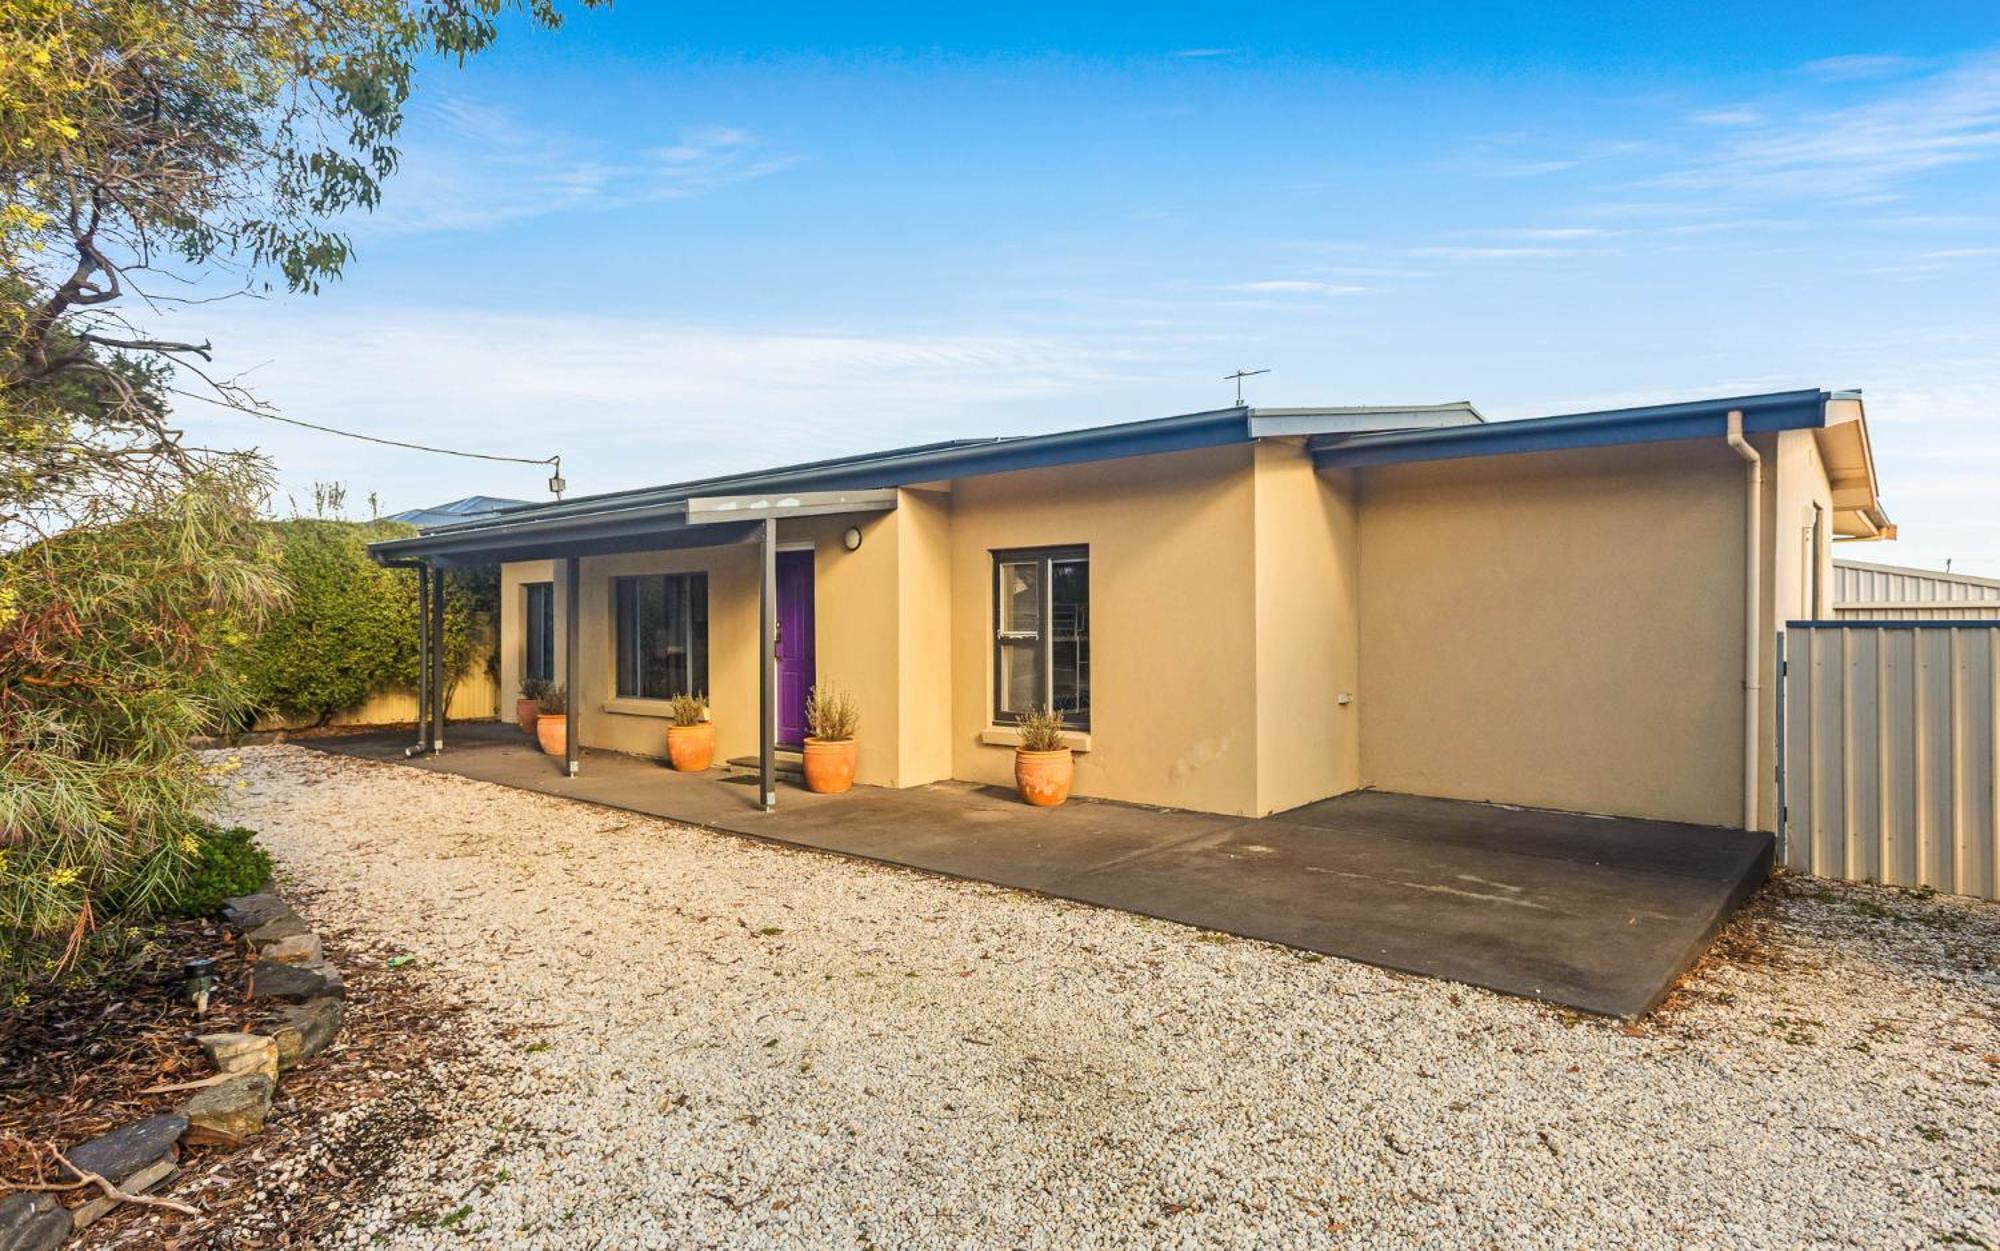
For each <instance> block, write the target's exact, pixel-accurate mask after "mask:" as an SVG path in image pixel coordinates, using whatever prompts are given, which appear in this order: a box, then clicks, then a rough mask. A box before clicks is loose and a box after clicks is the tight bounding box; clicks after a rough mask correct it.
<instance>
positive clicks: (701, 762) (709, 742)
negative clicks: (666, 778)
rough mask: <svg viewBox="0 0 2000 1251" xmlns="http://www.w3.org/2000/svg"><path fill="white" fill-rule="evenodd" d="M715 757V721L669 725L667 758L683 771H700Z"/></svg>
mask: <svg viewBox="0 0 2000 1251" xmlns="http://www.w3.org/2000/svg"><path fill="white" fill-rule="evenodd" d="M714 759H715V722H713V721H704V722H702V723H701V724H699V725H670V726H668V727H667V760H668V761H669V762H671V763H672V764H673V766H674V768H675V769H677V770H679V771H680V772H682V773H700V772H701V771H702V770H703V769H706V768H708V766H709V762H710V761H712V760H714Z"/></svg>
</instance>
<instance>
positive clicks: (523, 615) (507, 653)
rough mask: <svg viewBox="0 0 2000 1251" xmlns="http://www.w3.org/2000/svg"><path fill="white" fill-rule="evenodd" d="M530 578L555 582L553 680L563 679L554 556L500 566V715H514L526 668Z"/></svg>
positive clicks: (559, 591) (559, 589)
mask: <svg viewBox="0 0 2000 1251" xmlns="http://www.w3.org/2000/svg"><path fill="white" fill-rule="evenodd" d="M530 582H553V583H555V584H556V636H557V637H556V680H557V681H559V682H560V681H563V680H564V679H563V674H562V667H563V648H562V637H561V636H562V623H563V608H562V599H563V585H562V578H561V577H560V576H559V571H558V570H557V568H556V562H554V561H553V560H517V561H514V562H512V563H510V564H504V565H501V566H500V613H499V617H500V716H501V718H502V719H503V720H504V719H508V718H511V717H512V716H513V715H514V701H515V700H516V699H518V698H520V695H521V674H522V672H523V671H524V670H525V669H526V668H527V662H528V652H527V647H528V645H527V641H526V640H527V637H528V634H527V623H528V593H527V591H526V590H525V589H524V588H525V587H526V586H527V584H528V583H530Z"/></svg>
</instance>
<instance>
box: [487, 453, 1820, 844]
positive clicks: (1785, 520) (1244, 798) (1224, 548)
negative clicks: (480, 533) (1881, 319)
mask: <svg viewBox="0 0 2000 1251" xmlns="http://www.w3.org/2000/svg"><path fill="white" fill-rule="evenodd" d="M1757 444H1758V446H1759V448H1760V450H1761V451H1762V452H1763V454H1764V456H1765V468H1766V475H1765V477H1766V483H1765V491H1764V496H1763V498H1762V500H1761V501H1760V507H1761V508H1762V509H1763V512H1764V517H1763V526H1764V529H1763V533H1764V557H1763V568H1764V588H1763V595H1762V600H1763V605H1764V611H1765V614H1766V616H1765V620H1766V621H1767V622H1770V623H1774V624H1772V625H1771V627H1770V629H1769V630H1767V631H1766V633H1767V634H1768V635H1769V636H1770V639H1771V641H1770V643H1769V644H1768V645H1767V647H1766V649H1765V655H1764V657H1763V663H1764V667H1765V672H1764V677H1763V679H1762V684H1763V687H1764V699H1765V701H1766V715H1765V717H1764V722H1763V723H1764V725H1765V726H1766V727H1767V731H1766V741H1765V743H1764V754H1763V762H1764V763H1765V764H1769V763H1771V762H1772V761H1773V759H1774V757H1773V755H1772V753H1773V752H1774V751H1775V742H1774V741H1773V739H1772V734H1773V733H1774V731H1771V730H1770V729H1768V727H1772V726H1774V725H1775V720H1774V717H1775V698H1776V674H1775V667H1774V666H1775V653H1776V645H1775V630H1776V628H1777V627H1776V625H1775V622H1778V621H1782V620H1783V619H1785V617H1786V616H1788V615H1791V614H1792V613H1793V611H1794V609H1793V607H1792V606H1793V605H1794V604H1797V603H1803V602H1804V601H1803V598H1802V597H1803V596H1804V595H1805V594H1806V593H1807V592H1806V589H1805V588H1806V586H1807V584H1808V579H1807V578H1806V576H1805V574H1806V568H1807V564H1808V562H1811V563H1812V564H1814V565H1817V566H1818V567H1820V568H1821V569H1822V577H1821V580H1820V584H1819V585H1820V587H1821V588H1822V589H1821V591H1820V592H1819V593H1820V595H1821V596H1822V597H1824V596H1825V595H1827V594H1828V590H1827V588H1830V586H1831V580H1830V567H1829V565H1828V562H1829V560H1830V556H1828V555H1826V554H1823V553H1821V552H1818V551H1814V552H1808V550H1807V548H1806V546H1805V545H1804V544H1803V543H1802V542H1801V541H1800V534H1801V526H1802V525H1803V524H1804V523H1805V522H1806V521H1807V520H1808V519H1809V516H1810V512H1811V507H1812V505H1813V504H1814V503H1819V504H1821V505H1822V506H1823V507H1824V506H1825V505H1826V504H1827V503H1828V496H1827V491H1826V475H1825V472H1824V466H1823V465H1821V464H1820V462H1819V459H1818V452H1817V448H1816V444H1815V442H1814V436H1813V435H1812V433H1811V432H1809V431H1796V432H1786V433H1785V434H1782V435H1773V436H1760V437H1759V438H1758V440H1757ZM1745 482H1746V477H1745V470H1744V465H1743V462H1742V461H1741V460H1740V459H1739V458H1737V457H1736V456H1735V455H1734V454H1733V453H1731V452H1730V451H1729V449H1728V448H1727V447H1725V446H1724V445H1722V444H1721V443H1720V442H1713V443H1707V442H1704V443H1685V444H1682V443H1671V444H1653V445H1647V446H1641V447H1621V448H1607V449H1598V450H1589V451H1568V452H1550V453H1537V454H1529V455H1510V456H1497V457H1480V458H1472V459H1465V460H1454V461H1439V462H1432V463H1427V464H1411V465H1395V466H1382V467H1372V468H1368V469H1361V470H1352V471H1350V470H1329V471H1317V470H1315V469H1314V467H1313V465H1312V462H1311V458H1310V455H1309V454H1308V453H1307V451H1306V450H1305V448H1304V446H1303V445H1302V444H1301V443H1299V442H1296V441H1291V440H1266V441H1263V442H1260V443H1257V444H1254V445H1243V446H1233V447H1224V448H1214V449H1206V450H1200V451H1188V452H1178V453H1171V454H1164V455H1155V456H1148V457H1142V458H1132V459H1127V460H1112V461H1104V462H1098V463H1094V464H1087V465H1076V466H1066V467H1061V468H1050V469H1037V470H1027V471H1021V472H1017V473H1009V474H996V475H991V476H985V477H978V478H969V479H961V480H958V481H956V482H953V483H948V484H934V485H933V486H931V487H929V488H907V489H904V490H903V491H901V492H900V493H899V499H898V507H897V508H896V509H895V510H894V511H892V512H883V513H873V514H866V515H852V516H834V517H819V518H800V519H792V520H788V521H784V522H782V523H781V524H780V528H779V539H780V542H781V543H786V544H801V543H805V544H810V545H811V546H812V548H813V551H814V567H815V601H816V602H815V616H816V644H817V663H816V670H817V673H818V676H819V679H820V680H821V681H822V682H828V681H831V682H837V683H839V684H840V685H842V686H844V687H846V688H847V689H849V690H850V691H852V692H853V693H854V695H855V696H856V698H857V700H858V701H859V703H860V706H861V715H862V725H861V733H860V751H859V768H858V772H857V776H858V779H859V780H860V781H862V782H864V783H870V784H874V785H884V786H912V785H920V784H923V783H926V782H931V781H937V780H941V779H944V778H958V779H963V780H967V781H972V782H979V783H987V784H995V785H1008V784H1011V781H1012V767H1013V758H1012V748H1011V744H1010V740H1009V734H1008V732H1007V731H1006V730H1005V729H1004V728H1002V727H997V726H995V725H994V723H993V655H994V653H993V594H994V588H993V559H992V556H993V553H994V552H995V551H996V550H1006V549H1016V548H1033V547H1056V546H1076V545H1081V546H1084V547H1087V548H1088V549H1089V551H1090V559H1091V569H1090V577H1091V585H1090V601H1091V618H1092V620H1091V648H1092V652H1091V668H1092V679H1091V686H1092V724H1091V726H1090V730H1089V732H1088V734H1087V735H1084V736H1082V737H1081V739H1080V741H1079V746H1080V747H1081V750H1080V751H1079V753H1078V756H1077V778H1076V787H1075V791H1076V793H1077V794H1079V795H1087V796H1099V797H1104V798H1110V799H1120V800H1129V801H1133V802H1139V803H1148V804H1159V805H1167V806H1175V807H1182V808H1190V809H1196V810H1202V811H1210V812H1221V813H1232V814H1242V815H1263V814H1266V813H1269V812H1273V811H1280V810H1283V809H1287V808H1291V807H1295V806H1297V805H1299V804H1304V803H1309V802H1312V801H1314V800H1317V799H1321V798H1324V797H1326V796H1329V795H1335V794H1339V793H1342V792H1344V791H1347V790H1351V789H1354V788H1356V787H1358V786H1372V787H1379V788H1381V789H1384V790H1394V791H1407V792H1413V793H1418V794H1430V795H1441V796H1448V797H1455V798H1467V799H1487V800H1497V801H1502V802H1510V803H1522V804H1531V805H1537V806H1547V807H1552V808H1565V809H1576V810H1583V811H1596V812H1607V813H1615V814H1619V815H1630V816H1648V817H1660V818H1666V819H1671V820H1684V821H1693V822H1702V823H1711V824H1724V825H1733V824H1737V823H1739V822H1740V821H1741V815H1742V792H1741V786H1742V750H1743V743H1742V733H1743V727H1742V648H1743V641H1744V626H1743V615H1742V614H1743V557H1744V552H1743V524H1744V511H1743V510H1744V507H1745V494H1744V492H1745ZM849 526H856V527H858V528H859V529H860V530H861V532H862V543H861V545H860V547H859V549H858V550H856V551H852V552H850V551H847V550H846V549H845V548H844V546H843V545H842V543H841V535H842V533H843V532H844V531H845V530H846V529H847V528H848V527H849ZM697 569H698V570H705V571H706V572H707V573H708V574H709V614H710V636H709V651H710V683H709V684H710V691H709V695H710V698H711V702H712V709H713V714H714V718H715V721H716V726H717V746H718V750H719V752H720V753H721V754H722V756H723V757H725V758H726V757H729V756H744V755H751V754H754V753H755V751H756V748H757V740H758V735H757V716H758V673H757V650H758V643H757V638H758V625H757V564H756V549H755V548H754V547H753V546H747V545H740V544H739V545H734V546H729V547H721V548H703V549H689V550H683V551H669V552H656V553H640V554H630V555H620V556H606V557H591V558H586V559H585V560H584V561H583V564H582V571H581V577H582V597H581V601H580V609H581V621H582V629H583V636H582V639H581V643H582V652H581V669H580V672H579V674H578V675H577V677H576V679H575V680H574V681H571V683H570V684H571V686H572V688H573V690H574V691H575V693H576V698H577V700H578V703H577V706H578V707H579V708H580V709H581V710H582V723H581V734H582V741H583V742H584V744H585V745H586V746H589V747H595V748H607V749H612V750H617V751H624V752H634V753H640V754H646V755H655V756H657V755H661V754H663V753H664V750H665V725H666V723H665V720H664V711H665V710H664V707H663V706H662V705H661V703H660V702H659V701H633V700H619V699H617V698H615V697H614V695H613V682H614V673H613V662H612V622H611V614H610V607H611V594H610V579H611V578H612V577H614V576H617V575H621V574H637V573H656V572H681V571H688V570H697ZM560 572H561V571H560V569H559V567H558V566H556V564H555V563H554V562H548V561H538V562H523V563H521V564H514V565H508V566H505V567H504V569H503V575H502V599H501V608H502V637H503V642H502V648H501V667H502V691H503V699H508V700H510V699H511V698H512V692H513V690H514V689H515V688H516V686H517V684H518V678H519V673H520V670H521V665H522V659H523V657H522V654H521V649H522V644H521V640H522V624H523V612H524V604H525V596H524V594H523V592H522V591H521V585H522V584H523V583H524V582H527V581H553V582H555V583H556V587H557V623H558V634H559V635H560V634H561V629H562V622H563V616H562V613H563V604H562V594H563V585H562V578H561V576H560ZM557 646H558V655H559V657H560V656H561V655H562V649H563V646H564V641H563V640H562V639H561V638H560V637H559V638H558V642H557ZM561 669H562V665H561V663H560V662H559V664H558V670H559V672H560V671H561ZM564 676H565V680H568V678H567V675H564ZM1349 693H1351V694H1352V695H1353V696H1354V699H1353V702H1351V703H1349V704H1345V705H1343V704H1342V703H1340V696H1341V695H1343V694H1349ZM1762 773H1763V774H1764V776H1765V777H1766V779H1767V781H1766V783H1765V811H1766V813H1767V817H1766V821H1765V824H1766V827H1767V828H1769V827H1770V826H1771V825H1774V824H1775V819H1776V787H1775V781H1774V780H1771V774H1772V770H1771V769H1769V768H1765V769H1763V770H1762Z"/></svg>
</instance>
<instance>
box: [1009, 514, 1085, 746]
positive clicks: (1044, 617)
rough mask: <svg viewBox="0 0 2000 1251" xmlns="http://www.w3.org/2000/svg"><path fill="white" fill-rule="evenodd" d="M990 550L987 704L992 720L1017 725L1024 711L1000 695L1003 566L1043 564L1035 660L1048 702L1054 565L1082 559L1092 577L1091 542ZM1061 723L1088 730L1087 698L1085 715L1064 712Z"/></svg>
mask: <svg viewBox="0 0 2000 1251" xmlns="http://www.w3.org/2000/svg"><path fill="white" fill-rule="evenodd" d="M989 554H990V555H991V557H992V560H993V576H992V580H991V582H989V583H988V585H989V586H990V587H991V588H992V600H993V611H992V617H991V621H990V623H989V627H990V628H989V633H988V638H987V642H988V645H989V646H990V647H991V648H992V649H993V668H992V675H993V676H992V684H991V686H990V687H989V688H988V691H987V699H988V706H989V709H990V711H991V715H992V724H994V725H1017V724H1019V723H1020V720H1021V714H1020V713H1017V712H1008V711H1006V710H1005V709H1003V708H1002V707H1001V704H1002V702H1003V700H1002V699H1001V689H1002V687H1001V684H1002V681H1003V673H1002V670H1001V664H1002V660H1001V654H1002V651H1003V649H1002V647H1001V646H1000V644H1001V634H1002V631H1001V629H1000V623H1001V614H1002V613H1003V612H1005V603H1004V600H1005V594H1004V592H1003V591H1002V588H1001V585H1000V579H1001V576H1002V570H1004V569H1005V568H1006V567H1007V565H1009V564H1012V563H1020V562H1023V561H1029V560H1032V561H1035V562H1036V563H1037V564H1038V565H1039V566H1040V569H1041V580H1042V585H1041V591H1042V595H1041V603H1040V605H1039V606H1038V607H1039V608H1040V613H1039V625H1038V628H1037V629H1036V632H1035V633H1036V645H1035V660H1036V666H1037V668H1038V669H1039V670H1040V672H1041V680H1042V703H1043V704H1044V705H1046V704H1048V703H1049V702H1050V701H1051V700H1052V699H1053V692H1054V691H1055V638H1054V634H1055V568H1054V566H1055V565H1056V564H1057V563H1059V562H1062V561H1075V560H1081V561H1082V562H1083V565H1084V569H1085V575H1084V576H1085V578H1086V579H1088V578H1089V572H1088V571H1089V568H1090V545H1089V544H1087V543H1064V544H1059V545H1057V546H1053V547H1002V548H994V549H992V550H991V552H990V553H989ZM1085 586H1086V587H1088V586H1089V582H1088V581H1086V583H1085ZM1089 602H1090V600H1089V598H1088V592H1087V591H1086V597H1085V599H1084V603H1085V604H1086V605H1087V604H1089ZM1016 633H1018V632H1016ZM1092 699H1093V700H1094V699H1095V695H1094V694H1093V695H1092ZM1062 723H1063V728H1064V729H1066V730H1075V731H1077V732H1078V733H1084V734H1087V733H1089V732H1090V711H1089V702H1088V701H1087V702H1086V704H1085V710H1084V713H1083V715H1082V716H1080V717H1079V716H1077V715H1076V714H1075V713H1073V712H1067V713H1064V714H1063V719H1062Z"/></svg>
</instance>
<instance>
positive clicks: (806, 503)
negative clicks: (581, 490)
mask: <svg viewBox="0 0 2000 1251" xmlns="http://www.w3.org/2000/svg"><path fill="white" fill-rule="evenodd" d="M895 507H896V492H895V491H893V490H870V491H794V492H767V493H763V494H753V495H729V496H694V497H690V498H687V499H679V500H664V501H659V502H655V503H644V504H632V505H629V506H627V507H624V508H612V509H600V510H598V511H595V512H590V513H574V514H561V515H557V516H542V515H529V516H515V517H512V518H507V517H501V518H496V519H493V520H488V521H479V522H471V523H468V524H465V525H458V526H446V527H443V528H441V529H437V530H430V531H426V532H424V533H423V534H419V535H415V536H414V537H411V538H406V539H384V540H383V541H381V542H379V543H371V544H369V545H368V554H369V555H370V556H371V557H373V558H374V559H375V561H376V562H377V563H379V564H388V563H390V562H392V561H407V560H423V561H428V562H431V563H435V564H446V565H473V564H493V563H496V562H501V561H511V560H547V559H551V558H556V557H565V556H603V555H609V554H612V553H616V552H634V551H656V550H665V549H673V548H684V547H716V546H722V545H726V544H730V543H741V542H747V541H749V540H750V539H752V538H754V537H755V535H756V533H757V527H758V523H760V522H762V521H764V520H765V519H767V518H772V517H776V518H779V519H781V520H782V519H785V518H791V517H818V516H829V515H834V514H845V513H857V514H858V513H876V512H886V511H889V510H891V509H894V508H895Z"/></svg>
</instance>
